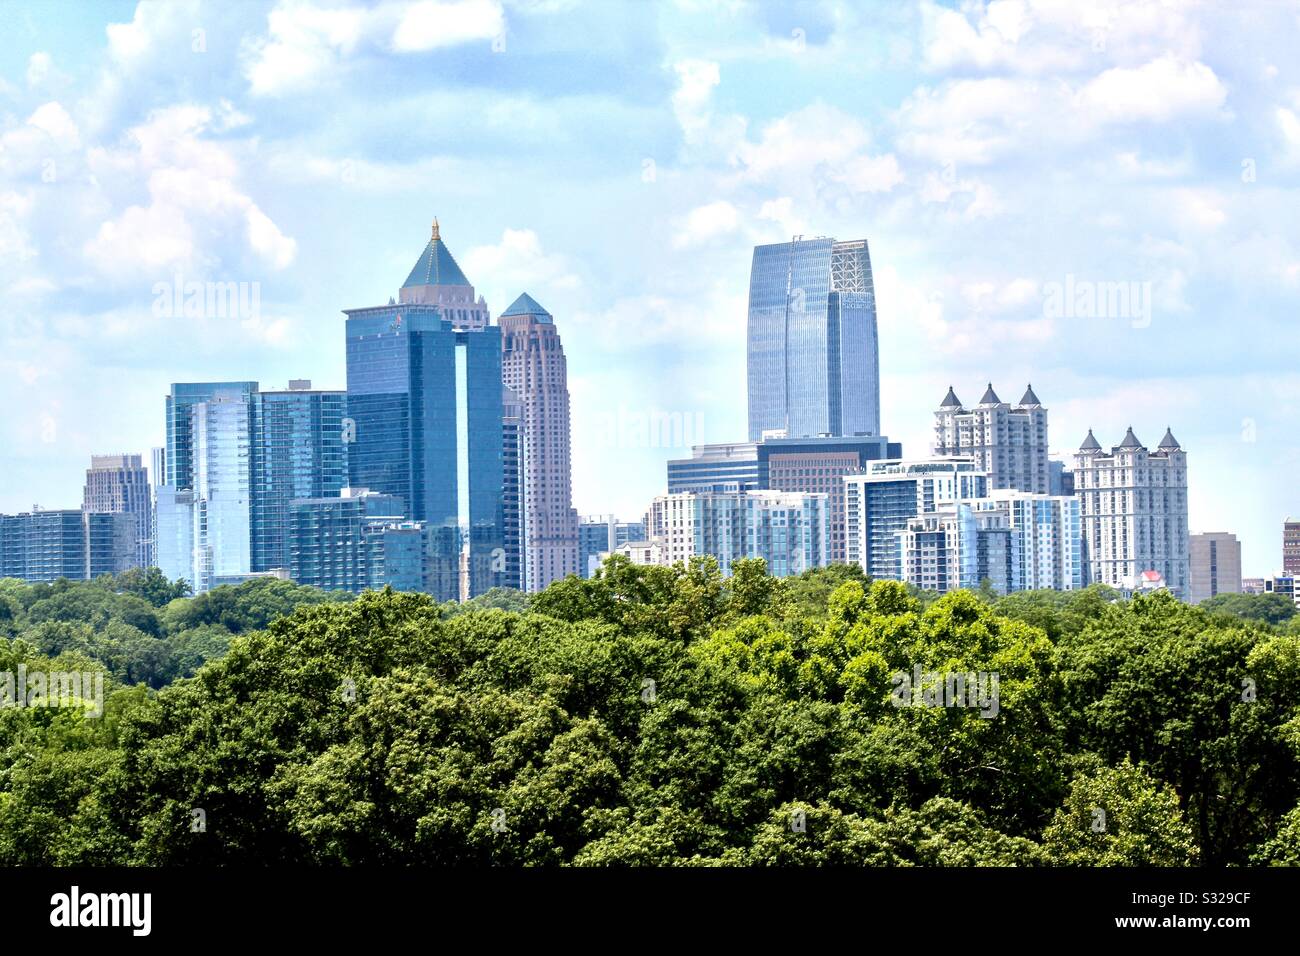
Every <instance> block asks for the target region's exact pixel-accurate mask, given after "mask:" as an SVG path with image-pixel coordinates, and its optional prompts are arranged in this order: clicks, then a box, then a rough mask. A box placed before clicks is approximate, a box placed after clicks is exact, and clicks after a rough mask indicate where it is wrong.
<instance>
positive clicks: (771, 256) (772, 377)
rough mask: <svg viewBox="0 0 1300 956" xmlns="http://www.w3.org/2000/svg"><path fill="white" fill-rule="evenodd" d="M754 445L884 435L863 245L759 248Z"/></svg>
mask: <svg viewBox="0 0 1300 956" xmlns="http://www.w3.org/2000/svg"><path fill="white" fill-rule="evenodd" d="M747 360H748V362H747V366H748V379H749V440H750V441H758V440H760V439H761V438H763V437H764V433H772V432H781V433H783V434H784V435H785V436H786V437H789V438H810V437H818V436H823V435H878V434H880V353H879V343H878V340H877V335H876V298H875V291H874V287H873V285H872V280H871V258H870V255H869V253H868V249H867V241H866V240H865V239H859V240H856V241H853V242H836V241H835V240H834V239H828V238H819V239H802V238H798V237H796V238H795V239H793V240H792V241H790V242H782V243H775V244H772V245H766V246H756V247H755V248H754V259H753V264H752V266H751V268H750V275H749V329H748V343H747Z"/></svg>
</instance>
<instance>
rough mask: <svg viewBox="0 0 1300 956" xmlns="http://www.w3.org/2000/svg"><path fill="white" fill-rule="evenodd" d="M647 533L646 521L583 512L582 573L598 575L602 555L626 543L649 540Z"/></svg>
mask: <svg viewBox="0 0 1300 956" xmlns="http://www.w3.org/2000/svg"><path fill="white" fill-rule="evenodd" d="M645 536H646V533H645V522H644V521H619V520H618V518H616V517H615V516H614V515H582V516H581V517H580V518H579V519H578V565H579V569H580V572H581V574H582V577H584V578H590V577H592V576H594V575H595V573H596V571H597V569H599V568H600V565H601V559H602V557H603V556H604V555H606V554H611V553H613V552H616V551H619V549H620V548H622V547H623V545H625V544H627V543H629V542H641V543H643V544H648V542H646V540H645ZM639 563H643V562H639ZM656 563H657V562H656Z"/></svg>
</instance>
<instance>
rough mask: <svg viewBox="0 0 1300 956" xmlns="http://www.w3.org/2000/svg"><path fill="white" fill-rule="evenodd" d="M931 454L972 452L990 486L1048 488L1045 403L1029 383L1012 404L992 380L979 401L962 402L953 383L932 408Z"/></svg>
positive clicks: (968, 455) (1041, 490)
mask: <svg viewBox="0 0 1300 956" xmlns="http://www.w3.org/2000/svg"><path fill="white" fill-rule="evenodd" d="M934 454H935V455H936V456H939V457H949V456H953V457H964V458H973V459H974V460H975V463H976V464H977V465H978V466H979V467H980V469H981V470H982V471H984V472H985V473H986V474H987V475H988V477H989V488H990V489H999V488H1014V489H1016V490H1019V491H1028V492H1032V493H1034V494H1040V495H1046V494H1050V493H1051V492H1052V478H1051V470H1050V466H1049V460H1050V459H1049V458H1048V450H1047V409H1046V408H1044V407H1043V405H1042V403H1041V402H1039V400H1038V396H1037V395H1035V394H1034V389H1033V387H1032V386H1030V387H1028V388H1026V389H1025V394H1024V396H1023V397H1022V398H1021V399H1020V401H1019V403H1017V404H1016V405H1015V406H1014V407H1013V406H1011V405H1009V404H1007V403H1006V402H1004V401H1002V400H1001V399H999V398H998V396H997V393H996V392H994V391H993V384H992V383H991V382H990V383H989V387H988V389H987V390H986V391H985V392H984V397H983V398H981V399H980V403H979V404H978V405H976V406H975V407H974V408H972V409H967V408H965V407H964V406H963V405H962V403H961V401H960V400H959V399H958V398H957V395H956V393H955V392H954V391H953V390H952V388H951V387H949V388H948V394H947V395H946V396H945V397H944V399H943V401H942V402H941V403H940V405H939V408H938V410H937V411H935V413H934Z"/></svg>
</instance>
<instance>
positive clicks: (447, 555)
mask: <svg viewBox="0 0 1300 956" xmlns="http://www.w3.org/2000/svg"><path fill="white" fill-rule="evenodd" d="M402 298H403V300H404V301H403V302H401V303H395V302H393V301H392V300H390V301H389V304H388V305H386V306H374V307H371V308H363V309H347V310H345V315H346V316H347V322H346V340H347V369H348V418H349V420H350V421H349V426H350V429H351V430H352V431H353V434H354V441H353V442H352V443H351V444H350V446H349V448H348V471H349V477H350V482H349V483H350V484H351V485H352V487H355V488H369V489H371V490H372V491H376V492H380V493H383V494H388V495H396V496H398V497H399V498H401V499H402V501H403V502H405V503H406V505H407V509H408V515H407V517H409V518H411V519H412V520H415V521H423V522H425V524H426V525H427V527H428V533H429V541H430V545H429V547H430V554H429V579H430V588H431V591H432V593H433V594H434V595H435V596H436V597H438V599H439V600H455V599H458V598H464V597H466V596H473V595H475V594H480V593H482V592H483V591H486V590H487V589H488V588H489V587H492V586H493V585H494V584H496V583H498V581H499V580H501V577H502V575H503V574H504V573H505V564H506V561H505V546H504V534H503V524H504V516H503V501H502V499H503V485H504V475H503V468H502V457H503V443H504V437H505V432H504V425H503V409H502V386H501V334H500V329H498V328H497V327H496V326H489V325H486V324H480V321H479V320H480V315H479V309H480V306H481V307H482V308H483V310H486V306H485V305H483V303H482V299H477V300H475V298H474V289H473V286H471V285H469V283H468V280H467V279H466V278H465V275H464V273H462V272H461V271H460V268H459V266H457V265H456V263H455V260H454V259H453V258H452V257H451V253H450V252H448V251H447V249H446V247H445V246H444V245H443V243H442V240H441V237H440V235H439V231H438V227H437V223H436V222H435V224H434V229H433V236H432V238H431V239H430V241H429V243H428V245H426V246H425V249H424V251H423V252H422V253H421V254H420V258H419V260H418V261H417V263H416V266H415V268H414V269H413V270H412V274H411V277H410V278H408V279H407V284H406V285H405V286H404V287H403V291H402ZM407 300H409V301H407ZM453 317H454V321H453ZM458 324H459V325H460V326H461V327H459V328H458V327H457V325H458Z"/></svg>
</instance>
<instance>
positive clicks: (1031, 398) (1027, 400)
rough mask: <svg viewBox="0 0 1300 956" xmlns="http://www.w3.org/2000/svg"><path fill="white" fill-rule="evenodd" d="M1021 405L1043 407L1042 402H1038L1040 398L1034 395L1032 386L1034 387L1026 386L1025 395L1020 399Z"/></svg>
mask: <svg viewBox="0 0 1300 956" xmlns="http://www.w3.org/2000/svg"><path fill="white" fill-rule="evenodd" d="M1020 404H1021V405H1040V406H1041V405H1042V404H1043V403H1042V402H1040V401H1039V400H1038V396H1037V395H1035V394H1034V386H1032V385H1026V386H1025V394H1024V395H1023V396H1022V397H1021V399H1020Z"/></svg>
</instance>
